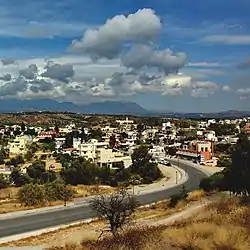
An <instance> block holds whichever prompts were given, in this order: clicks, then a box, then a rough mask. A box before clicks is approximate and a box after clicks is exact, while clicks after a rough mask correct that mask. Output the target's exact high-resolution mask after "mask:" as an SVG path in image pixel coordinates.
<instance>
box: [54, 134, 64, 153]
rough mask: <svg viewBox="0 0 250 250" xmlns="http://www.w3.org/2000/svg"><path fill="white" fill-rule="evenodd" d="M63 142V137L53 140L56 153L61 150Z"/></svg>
mask: <svg viewBox="0 0 250 250" xmlns="http://www.w3.org/2000/svg"><path fill="white" fill-rule="evenodd" d="M65 140H66V138H65V137H58V138H55V149H56V151H57V152H59V151H60V150H61V149H62V146H63V144H64V143H65Z"/></svg>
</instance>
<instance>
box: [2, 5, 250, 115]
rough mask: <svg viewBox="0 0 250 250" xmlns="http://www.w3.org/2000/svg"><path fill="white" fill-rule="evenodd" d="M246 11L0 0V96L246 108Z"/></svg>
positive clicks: (249, 77)
mask: <svg viewBox="0 0 250 250" xmlns="http://www.w3.org/2000/svg"><path fill="white" fill-rule="evenodd" d="M191 2H192V3H191ZM249 9H250V2H249V1H248V0H237V1H235V0H227V1H226V0H217V1H216V0H210V1H198V0H197V1H196V0H194V1H187V0H154V1H152V0H136V1H134V0H123V1H122V0H109V1H105V0H92V1H86V0H60V1H59V0H54V1H51V0H43V1H41V0H22V1H20V0H2V1H1V6H0V58H1V59H2V64H1V65H0V96H1V98H21V99H32V98H33V99H38V98H53V99H57V100H59V101H72V102H75V103H89V102H96V101H103V100H122V101H133V102H136V103H138V104H141V105H142V106H143V107H145V108H147V109H154V110H168V111H186V112H197V111H198V112H201V111H204V112H207V111H221V110H229V109H237V110H249V109H250V105H249V104H250V101H249V100H250V99H249V98H250V86H249V85H250V50H249V49H250V16H249Z"/></svg>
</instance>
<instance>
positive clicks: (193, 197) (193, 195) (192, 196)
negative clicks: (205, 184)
mask: <svg viewBox="0 0 250 250" xmlns="http://www.w3.org/2000/svg"><path fill="white" fill-rule="evenodd" d="M205 196H206V192H205V191H203V190H202V189H198V190H195V191H193V192H190V193H189V194H188V197H187V198H186V199H187V201H188V202H190V201H199V200H201V199H202V198H204V197H205Z"/></svg>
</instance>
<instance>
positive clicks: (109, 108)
mask: <svg viewBox="0 0 250 250" xmlns="http://www.w3.org/2000/svg"><path fill="white" fill-rule="evenodd" d="M27 111H58V112H59V111H66V112H74V113H83V114H138V115H143V114H146V113H148V111H147V110H146V109H144V108H142V107H141V106H140V105H138V104H136V103H133V102H118V101H105V102H96V103H90V104H85V105H77V104H74V103H72V102H58V101H55V100H51V99H38V100H17V99H6V100H0V113H16V112H27Z"/></svg>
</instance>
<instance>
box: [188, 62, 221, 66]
mask: <svg viewBox="0 0 250 250" xmlns="http://www.w3.org/2000/svg"><path fill="white" fill-rule="evenodd" d="M187 66H188V67H222V66H225V65H224V64H222V63H219V62H190V63H188V64H187Z"/></svg>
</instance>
